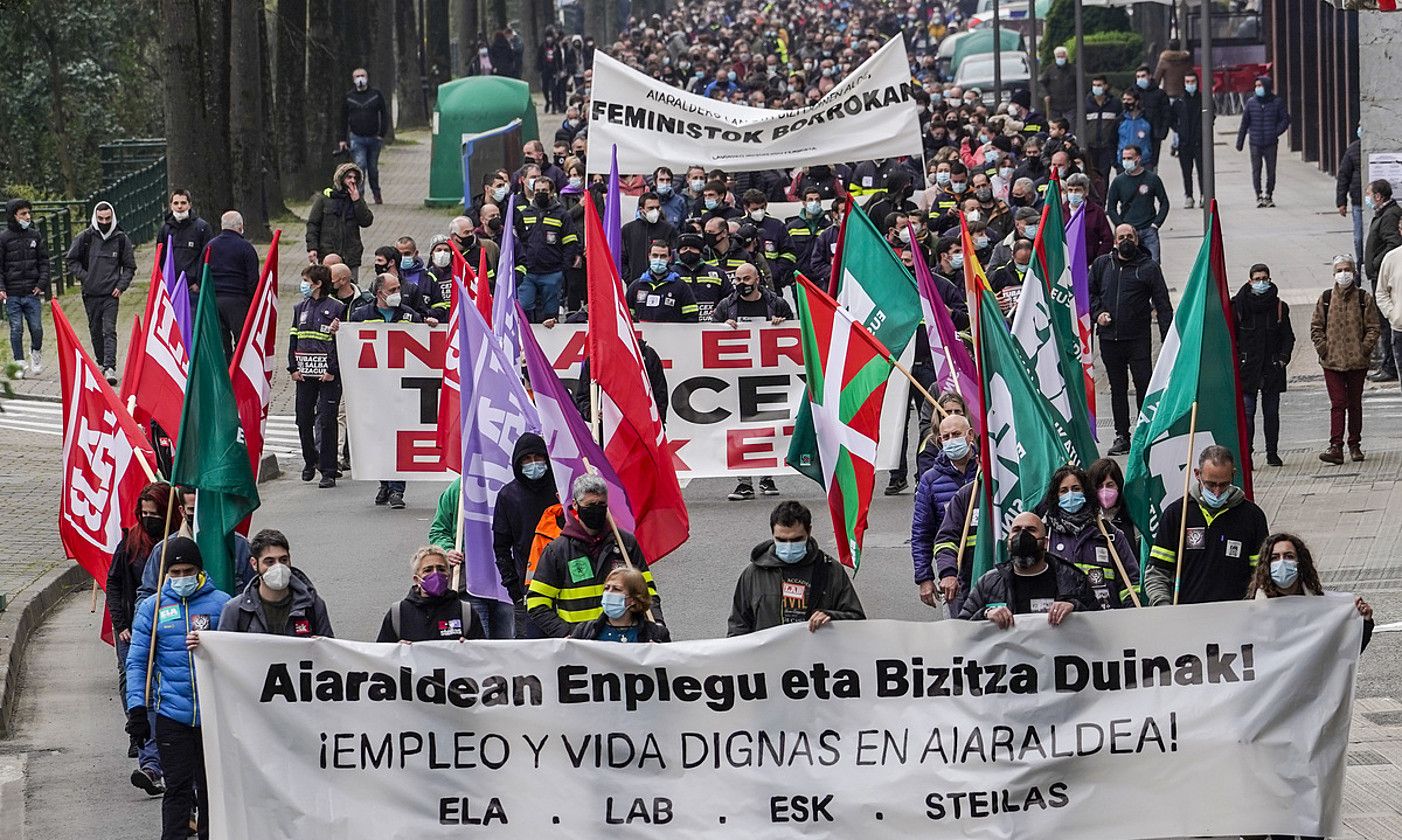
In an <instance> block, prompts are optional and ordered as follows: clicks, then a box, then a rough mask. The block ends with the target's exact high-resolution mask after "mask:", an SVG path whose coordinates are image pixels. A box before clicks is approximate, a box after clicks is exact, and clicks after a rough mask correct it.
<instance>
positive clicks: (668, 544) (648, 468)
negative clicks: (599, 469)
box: [584, 201, 691, 563]
mask: <svg viewBox="0 0 1402 840" xmlns="http://www.w3.org/2000/svg"><path fill="white" fill-rule="evenodd" d="M584 206H585V210H584V216H585V226H586V227H585V237H584V243H585V251H586V254H587V256H586V258H585V262H586V263H587V265H588V275H589V315H590V317H589V339H588V348H589V358H590V362H589V369H590V375H591V376H592V377H593V379H594V381H595V382H597V383H598V385H599V390H600V396H599V410H600V414H601V415H602V419H603V429H604V454H605V455H607V456H608V460H609V463H610V464H612V465H613V468H614V470H615V471H616V472H617V473H618V478H619V480H620V481H621V482H622V484H623V489H624V490H626V491H627V492H628V502H629V505H630V507H632V509H633V517H634V519H635V520H636V521H637V532H636V536H637V538H638V543H639V545H640V546H641V547H642V550H643V557H644V558H645V559H646V560H647V562H649V563H655V562H657V561H658V560H660V559H661V558H663V557H665V556H666V555H668V554H670V553H671V552H672V551H674V550H675V549H676V548H677V547H678V546H680V545H681V544H682V543H684V542H686V538H687V536H688V534H689V533H690V531H691V522H690V519H689V517H688V516H687V512H686V502H684V501H683V500H682V491H681V485H680V484H679V483H678V482H677V470H676V466H675V464H674V463H673V461H672V452H671V447H670V446H669V445H668V443H667V434H666V432H665V431H664V430H663V428H662V420H661V418H660V417H658V415H657V404H656V403H655V402H653V398H652V389H651V388H650V387H649V386H648V380H647V373H646V372H645V371H644V369H643V354H642V351H641V350H640V349H639V348H638V340H637V336H635V335H634V334H633V319H632V317H631V316H630V315H629V313H628V304H627V302H626V301H625V300H624V296H623V282H622V280H620V279H619V276H618V269H617V267H616V266H615V265H614V262H613V258H612V257H611V256H610V255H609V251H608V244H607V241H606V240H605V239H604V228H603V224H602V223H601V222H600V221H599V214H598V211H596V210H595V209H594V203H593V202H591V201H586V202H584Z"/></svg>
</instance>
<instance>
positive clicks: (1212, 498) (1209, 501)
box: [1202, 487, 1231, 509]
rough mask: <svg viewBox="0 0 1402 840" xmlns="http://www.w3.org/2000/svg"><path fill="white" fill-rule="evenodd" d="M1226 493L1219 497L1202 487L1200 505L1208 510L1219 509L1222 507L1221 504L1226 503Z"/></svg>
mask: <svg viewBox="0 0 1402 840" xmlns="http://www.w3.org/2000/svg"><path fill="white" fill-rule="evenodd" d="M1230 492H1231V491H1230V490H1228V491H1227V493H1230ZM1227 493H1223V494H1222V495H1220V496H1219V495H1217V494H1216V493H1214V492H1212V491H1211V490H1208V489H1207V488H1206V487H1204V488H1202V503H1203V504H1205V505H1207V506H1208V507H1210V508H1214V509H1215V508H1219V507H1221V506H1222V503H1223V502H1225V501H1227Z"/></svg>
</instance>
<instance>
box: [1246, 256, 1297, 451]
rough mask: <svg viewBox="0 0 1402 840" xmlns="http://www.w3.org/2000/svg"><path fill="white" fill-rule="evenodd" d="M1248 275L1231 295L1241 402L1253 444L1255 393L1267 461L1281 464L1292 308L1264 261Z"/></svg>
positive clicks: (1292, 341) (1291, 346)
mask: <svg viewBox="0 0 1402 840" xmlns="http://www.w3.org/2000/svg"><path fill="white" fill-rule="evenodd" d="M1250 277H1251V280H1250V282H1248V283H1245V284H1243V285H1242V287H1241V288H1240V289H1239V290H1237V293H1236V297H1233V298H1232V318H1233V320H1235V322H1236V337H1237V355H1238V359H1237V364H1238V368H1237V370H1238V379H1239V380H1240V381H1241V404H1242V407H1243V408H1244V409H1245V412H1246V438H1247V440H1248V441H1250V442H1251V446H1252V449H1255V445H1256V402H1257V395H1258V394H1259V395H1260V397H1259V399H1260V403H1261V415H1262V417H1263V418H1264V425H1265V431H1266V463H1267V464H1270V465H1271V466H1272V467H1279V466H1282V465H1283V462H1282V461H1281V460H1280V455H1279V454H1278V444H1279V442H1280V395H1281V393H1283V392H1284V391H1285V384H1286V377H1285V368H1286V366H1287V365H1289V364H1290V354H1291V353H1292V352H1294V349H1295V331H1294V329H1293V328H1292V327H1291V326H1290V307H1289V306H1288V305H1286V303H1285V301H1283V300H1281V299H1280V294H1279V289H1277V288H1276V285H1275V284H1274V283H1272V282H1271V269H1270V266H1268V265H1266V264H1265V263H1256V264H1255V265H1253V266H1251V272H1250Z"/></svg>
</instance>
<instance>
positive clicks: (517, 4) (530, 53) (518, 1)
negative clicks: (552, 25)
mask: <svg viewBox="0 0 1402 840" xmlns="http://www.w3.org/2000/svg"><path fill="white" fill-rule="evenodd" d="M508 11H510V12H514V13H515V15H516V19H517V21H518V23H519V24H520V26H518V27H517V28H516V34H517V35H519V36H520V37H521V43H522V45H523V47H524V49H523V50H522V52H521V78H522V79H524V80H525V81H526V82H528V83H529V84H530V85H531V87H533V88H535V89H537V90H539V89H540V74H539V73H538V72H536V66H535V53H536V47H538V46H539V45H540V42H541V41H543V40H544V39H543V38H542V37H541V35H540V33H541V30H542V29H543V28H544V27H542V26H538V25H537V21H536V3H535V2H534V0H511V3H510V4H509V7H508Z"/></svg>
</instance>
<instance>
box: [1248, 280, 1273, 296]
mask: <svg viewBox="0 0 1402 840" xmlns="http://www.w3.org/2000/svg"><path fill="white" fill-rule="evenodd" d="M1270 290H1271V281H1269V280H1262V281H1261V282H1259V283H1257V282H1256V281H1255V280H1252V281H1251V293H1252V294H1256V295H1264V294H1265V293H1266V292H1269V291H1270Z"/></svg>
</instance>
